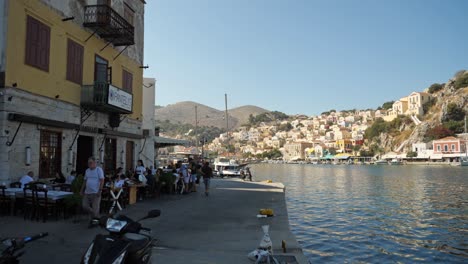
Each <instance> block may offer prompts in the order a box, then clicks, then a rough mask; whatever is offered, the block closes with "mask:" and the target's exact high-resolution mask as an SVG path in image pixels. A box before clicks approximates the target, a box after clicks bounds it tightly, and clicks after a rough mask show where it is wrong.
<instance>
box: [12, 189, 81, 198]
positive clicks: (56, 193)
mask: <svg viewBox="0 0 468 264" xmlns="http://www.w3.org/2000/svg"><path fill="white" fill-rule="evenodd" d="M28 193H31V191H29V190H28ZM70 195H73V193H72V192H62V191H48V192H47V198H49V199H51V200H54V201H55V200H60V199H63V198H65V197H68V196H70ZM23 196H24V192H23V190H21V191H19V192H16V197H23ZM39 196H40V197H44V193H43V192H40V193H39Z"/></svg>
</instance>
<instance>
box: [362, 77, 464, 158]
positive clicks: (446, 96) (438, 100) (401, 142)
mask: <svg viewBox="0 0 468 264" xmlns="http://www.w3.org/2000/svg"><path fill="white" fill-rule="evenodd" d="M433 88H436V89H433ZM426 91H427V92H429V93H431V94H432V100H431V101H430V102H428V103H426V104H425V105H424V108H425V113H424V115H422V116H419V117H418V118H419V119H420V120H421V123H420V124H418V125H416V124H415V123H414V122H413V121H412V120H411V118H410V117H408V116H406V117H404V116H401V117H398V118H397V119H395V120H393V121H392V122H386V123H385V124H384V123H379V122H375V123H374V125H373V126H372V127H370V128H369V129H368V131H366V134H367V135H369V134H372V133H374V135H375V131H378V130H379V127H380V131H383V132H381V133H379V136H376V137H374V138H371V139H369V142H368V146H369V147H371V148H374V149H375V150H376V151H377V152H380V153H383V152H390V151H394V152H408V151H410V150H411V146H412V144H413V143H417V142H429V141H431V140H434V139H439V138H443V137H446V136H452V135H455V134H458V133H462V132H463V124H464V121H463V119H464V117H465V115H467V114H468V71H460V72H458V73H457V74H456V75H455V76H454V77H453V78H452V79H450V80H449V81H448V82H447V83H445V84H433V85H432V86H431V87H430V88H428V89H426ZM374 130H375V131H374Z"/></svg>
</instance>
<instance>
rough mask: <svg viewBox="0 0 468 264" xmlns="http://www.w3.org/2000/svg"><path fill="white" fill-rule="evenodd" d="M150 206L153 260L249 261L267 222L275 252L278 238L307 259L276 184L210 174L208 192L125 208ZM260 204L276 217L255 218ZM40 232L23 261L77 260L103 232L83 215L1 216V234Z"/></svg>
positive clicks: (136, 210) (135, 210)
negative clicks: (157, 213) (76, 219)
mask: <svg viewBox="0 0 468 264" xmlns="http://www.w3.org/2000/svg"><path fill="white" fill-rule="evenodd" d="M202 186H203V185H201V186H200V187H202ZM152 208H158V209H161V210H162V215H161V217H160V218H158V219H156V220H147V221H145V222H143V224H144V226H147V227H150V228H152V229H153V235H154V236H155V237H156V238H157V239H159V243H158V248H156V249H155V250H154V251H153V262H154V263H174V264H177V263H184V264H185V263H236V264H237V263H253V262H251V261H250V260H248V259H247V257H246V255H247V253H248V252H250V251H251V250H253V249H255V248H256V247H257V246H258V244H259V242H260V239H261V238H262V230H261V225H262V224H269V225H270V236H271V238H272V241H273V246H274V250H275V254H276V253H281V251H282V250H281V240H285V241H286V243H287V247H288V253H287V254H289V255H295V256H296V259H297V260H298V263H307V261H306V259H305V257H304V256H303V254H302V250H301V249H300V248H299V245H298V243H297V242H296V239H295V237H294V236H293V235H292V233H291V232H290V230H289V223H288V216H287V210H286V204H285V197H284V193H283V187H282V185H281V184H266V183H246V182H241V181H238V180H221V179H215V180H213V182H212V192H211V194H210V196H209V197H205V196H204V195H203V190H202V188H199V192H198V193H192V194H190V195H166V196H164V197H163V198H162V199H160V200H148V201H144V202H141V203H138V204H136V205H134V206H131V207H129V208H128V209H127V210H126V211H125V212H126V213H127V214H128V215H129V216H130V217H133V218H138V217H139V216H142V215H144V214H145V212H146V211H148V210H150V209H152ZM260 208H273V209H274V210H275V213H276V216H275V217H272V218H262V219H257V218H256V214H257V212H258V209H260ZM40 231H48V232H49V233H50V236H49V237H47V238H45V239H44V240H42V241H37V242H35V243H33V244H31V245H30V246H28V248H27V253H26V255H25V256H23V258H22V260H24V263H65V262H78V261H79V258H80V257H81V254H82V253H83V252H84V251H85V249H86V246H87V245H88V244H89V242H90V241H91V240H92V238H93V237H94V235H95V234H96V233H98V232H104V230H102V229H100V228H96V229H91V230H90V229H87V228H86V223H85V221H84V220H83V221H81V222H80V223H73V222H72V221H70V220H68V221H65V222H63V221H59V222H55V221H50V222H48V223H37V222H31V221H24V220H23V219H22V218H19V217H2V218H0V235H1V236H4V235H8V236H9V235H24V234H30V233H36V232H40Z"/></svg>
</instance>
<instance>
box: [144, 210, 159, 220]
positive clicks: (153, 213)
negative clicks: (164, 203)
mask: <svg viewBox="0 0 468 264" xmlns="http://www.w3.org/2000/svg"><path fill="white" fill-rule="evenodd" d="M160 215H161V210H157V209H156V210H151V211H149V212H148V215H147V216H146V217H147V218H156V217H158V216H160Z"/></svg>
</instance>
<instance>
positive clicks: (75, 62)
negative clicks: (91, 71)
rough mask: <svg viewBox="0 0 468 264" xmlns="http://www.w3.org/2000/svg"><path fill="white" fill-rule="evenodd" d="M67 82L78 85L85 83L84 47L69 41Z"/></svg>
mask: <svg viewBox="0 0 468 264" xmlns="http://www.w3.org/2000/svg"><path fill="white" fill-rule="evenodd" d="M67 45H68V47H67V80H69V81H72V82H74V83H77V84H82V82H83V53H84V51H83V46H81V45H80V44H78V43H76V42H75V41H73V40H71V39H68V44H67Z"/></svg>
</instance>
